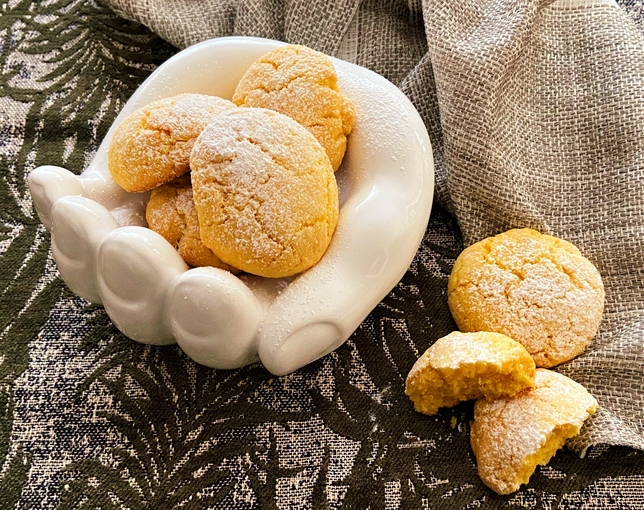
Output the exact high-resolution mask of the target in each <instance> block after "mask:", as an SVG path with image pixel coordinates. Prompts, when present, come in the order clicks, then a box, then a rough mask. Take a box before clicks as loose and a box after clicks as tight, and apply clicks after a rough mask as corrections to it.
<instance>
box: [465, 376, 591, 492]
mask: <svg viewBox="0 0 644 510" xmlns="http://www.w3.org/2000/svg"><path fill="white" fill-rule="evenodd" d="M535 383H536V384H535V387H534V388H532V389H528V390H525V391H523V392H521V393H519V395H517V396H516V397H511V398H501V399H498V400H494V401H487V400H484V399H481V400H478V401H477V402H476V404H475V406H474V422H473V424H472V428H471V432H470V442H471V445H472V449H473V450H474V455H475V456H476V462H477V466H478V472H479V476H480V477H481V480H482V481H483V483H485V485H487V486H488V487H490V488H491V489H492V490H494V491H496V492H497V493H499V494H510V493H511V492H514V491H516V490H517V489H518V488H519V486H520V485H521V484H523V483H527V482H528V480H529V479H530V476H531V475H532V473H534V470H535V469H536V467H537V465H545V464H547V463H548V461H549V460H550V458H551V457H552V456H553V455H554V454H555V453H556V451H557V450H558V449H559V448H561V447H562V446H563V445H564V443H565V442H566V440H567V439H569V438H571V437H573V436H575V435H577V434H578V433H579V430H580V429H581V426H582V424H583V423H584V421H585V420H586V418H588V417H589V416H590V415H591V414H593V413H594V412H595V410H596V409H597V407H598V404H597V401H596V400H595V399H594V397H593V396H592V395H590V393H588V391H586V389H585V388H584V387H583V386H581V385H580V384H578V383H576V382H575V381H573V380H571V379H569V378H568V377H566V376H564V375H561V374H559V373H557V372H553V371H551V370H545V369H542V368H540V369H537V374H536V377H535Z"/></svg>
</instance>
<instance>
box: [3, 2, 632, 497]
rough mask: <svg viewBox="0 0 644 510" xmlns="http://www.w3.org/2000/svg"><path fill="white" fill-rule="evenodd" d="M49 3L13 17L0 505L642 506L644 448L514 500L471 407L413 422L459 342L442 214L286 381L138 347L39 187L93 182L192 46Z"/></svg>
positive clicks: (81, 7)
mask: <svg viewBox="0 0 644 510" xmlns="http://www.w3.org/2000/svg"><path fill="white" fill-rule="evenodd" d="M42 4H43V3H38V2H29V1H22V2H20V1H18V2H12V3H10V4H4V5H3V6H2V11H0V12H1V16H0V43H1V46H0V48H1V50H0V69H2V73H1V74H0V118H1V119H2V122H1V123H0V165H1V166H0V173H1V179H0V194H1V196H0V203H1V204H2V207H1V209H0V210H1V212H2V222H1V224H0V225H1V226H0V278H1V279H2V282H3V283H2V294H1V296H0V322H1V323H2V329H1V330H2V333H1V336H0V360H1V361H0V371H1V373H2V383H3V384H2V385H0V399H1V405H0V458H1V459H2V460H3V469H2V471H1V472H0V503H1V504H0V507H2V508H13V507H18V508H56V507H60V508H77V507H92V508H94V507H101V508H103V507H110V508H112V507H114V508H116V507H119V508H121V507H128V508H144V507H145V508H172V507H174V506H177V505H179V504H183V505H185V506H186V507H187V508H203V507H213V508H276V507H280V508H281V507H285V508H286V507H288V508H295V507H302V506H313V507H318V506H323V507H325V506H326V507H330V508H339V507H342V506H346V507H356V508H364V507H367V506H368V505H371V506H372V507H374V508H421V507H434V506H436V507H439V508H441V507H446V506H449V507H450V508H475V507H477V508H478V507H482V508H501V507H512V508H514V507H526V508H579V507H580V506H581V505H582V504H583V505H584V508H600V507H602V508H643V507H644V456H643V455H642V452H640V451H636V450H632V449H629V448H623V447H599V448H595V449H593V450H591V451H590V452H589V454H588V455H587V457H586V458H583V459H581V458H579V457H578V456H577V455H576V454H574V453H573V452H571V451H569V450H566V449H564V450H561V451H560V452H559V453H558V454H557V455H556V456H555V457H554V458H553V459H552V461H551V462H550V464H549V465H548V466H547V467H543V468H539V469H538V470H537V472H536V473H535V474H534V475H533V477H532V479H531V480H530V483H529V485H527V486H523V487H522V489H521V490H520V491H518V492H517V493H515V494H513V495H511V496H505V497H502V496H498V495H496V494H494V493H493V492H492V491H490V490H489V489H487V488H486V487H485V486H484V485H483V484H482V483H481V482H480V480H479V479H478V476H477V474H476V465H475V459H474V458H473V455H472V453H471V450H470V447H469V422H470V420H471V419H472V405H471V403H464V404H461V405H459V406H457V407H455V408H453V409H446V410H442V411H441V412H440V413H439V414H438V415H436V416H434V417H427V416H422V415H419V414H417V413H414V411H413V408H412V405H411V402H409V399H408V398H407V397H406V396H405V394H404V377H405V376H406V373H407V372H408V371H409V369H410V368H411V365H412V364H413V362H414V361H415V359H416V357H417V356H418V353H419V352H422V351H423V350H424V348H426V347H427V346H429V345H430V344H431V343H432V342H433V341H434V340H436V339H437V338H439V337H440V336H443V335H444V334H446V333H447V332H449V331H451V330H453V329H454V324H453V323H452V320H451V317H450V316H449V311H448V309H447V303H446V299H445V292H446V282H447V280H446V278H447V275H448V274H449V271H450V270H451V265H452V264H453V261H454V259H455V257H456V256H457V255H458V253H459V251H460V250H461V248H462V246H461V242H460V239H459V237H458V228H457V226H456V224H455V221H454V220H453V218H451V217H450V216H449V215H448V214H447V213H446V212H445V211H443V210H442V209H441V208H440V206H438V205H435V206H434V210H433V211H432V217H431V219H430V223H429V225H428V229H427V234H426V236H425V239H424V241H423V244H422V245H421V248H420V250H419V252H418V255H417V257H416V259H415V260H414V262H413V263H412V266H411V268H410V270H409V271H408V273H407V274H406V275H405V277H404V278H403V279H402V281H401V282H400V283H399V284H398V285H397V286H396V288H395V289H394V290H393V291H392V292H391V293H390V295H389V296H387V298H385V299H384V300H383V302H382V303H381V304H380V305H379V306H378V307H376V309H375V310H374V311H373V312H372V313H371V315H370V316H369V317H368V318H367V320H366V321H365V322H364V323H363V325H362V326H361V327H360V328H359V329H358V330H357V331H356V333H355V334H354V335H353V336H352V337H351V339H350V340H349V341H348V342H347V344H345V345H344V346H343V347H341V348H340V349H339V350H338V351H337V352H335V353H332V354H331V355H328V356H326V357H325V358H323V359H321V360H318V361H317V362H315V363H313V364H311V365H309V366H307V367H305V368H304V369H302V370H299V371H297V372H296V373H294V374H291V375H290V376H286V377H283V378H278V377H274V376H272V375H271V374H270V373H268V372H267V371H266V370H265V369H264V368H263V367H262V366H261V365H259V364H255V365H252V366H249V367H245V368H243V369H240V370H234V371H215V370H210V369H207V368H205V367H202V366H199V365H196V364H194V363H193V362H191V361H190V360H189V359H188V358H187V357H186V356H185V355H183V354H182V353H181V351H180V350H179V349H177V348H176V347H172V346H171V347H149V346H143V345H139V344H136V343H134V342H132V341H130V340H128V339H127V338H125V337H124V336H123V335H121V334H120V333H119V332H118V331H117V330H116V328H115V327H114V326H113V325H112V324H111V322H110V321H109V318H108V317H107V315H106V313H105V311H104V310H103V309H102V308H101V307H99V306H96V305H91V304H89V303H87V302H85V301H83V300H82V299H80V298H77V297H75V296H74V295H72V294H71V292H70V291H69V290H68V289H67V288H66V287H65V285H64V283H63V282H62V281H61V280H60V278H59V277H58V275H57V272H56V268H55V265H54V263H53V259H52V256H51V253H50V237H49V234H48V233H47V232H46V230H45V229H44V228H43V227H42V225H40V223H39V221H38V218H37V216H36V215H35V213H34V211H33V209H32V205H31V202H30V197H29V193H28V190H27V188H26V175H27V174H28V172H29V171H30V170H32V169H33V168H35V167H37V166H40V165H43V164H52V165H59V166H63V167H65V168H68V169H70V170H72V171H73V172H76V173H80V172H81V171H82V170H83V168H84V167H85V165H87V163H88V162H89V161H90V160H91V157H92V155H93V154H94V152H95V150H96V148H97V147H98V145H99V144H100V141H101V139H102V137H103V136H104V135H105V134H106V132H107V130H108V128H109V126H110V125H111V122H112V121H113V119H114V118H115V116H116V115H117V114H118V112H119V111H120V109H121V108H122V106H123V105H124V104H125V102H126V101H127V99H128V98H129V96H130V95H131V94H132V93H133V91H134V90H135V89H136V88H137V86H138V85H139V84H140V83H141V82H142V81H143V80H144V79H145V78H146V77H147V76H148V75H149V74H150V72H152V71H153V70H154V69H155V68H156V67H157V66H158V65H160V64H161V63H162V62H163V61H164V60H166V59H167V58H168V57H170V56H171V55H173V54H174V53H176V51H177V50H176V49H175V48H173V47H172V46H170V45H169V44H168V43H166V42H164V41H162V40H161V39H159V38H158V37H156V36H155V35H154V34H152V33H150V32H149V31H148V30H147V29H145V28H143V27H141V26H139V25H137V24H134V23H132V22H129V21H126V20H124V19H121V18H119V17H117V16H116V15H115V14H114V13H113V12H112V11H111V10H109V9H108V8H107V7H106V6H105V5H103V4H102V3H100V2H98V3H96V4H94V3H92V2H76V3H73V2H68V1H65V0H56V1H53V2H49V3H47V4H46V5H42ZM322 502H326V503H325V504H324V505H323V504H322Z"/></svg>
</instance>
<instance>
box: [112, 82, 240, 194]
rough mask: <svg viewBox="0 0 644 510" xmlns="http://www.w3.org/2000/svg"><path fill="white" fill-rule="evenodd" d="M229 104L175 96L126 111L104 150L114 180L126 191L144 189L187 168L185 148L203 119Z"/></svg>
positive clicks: (199, 96) (201, 97)
mask: <svg viewBox="0 0 644 510" xmlns="http://www.w3.org/2000/svg"><path fill="white" fill-rule="evenodd" d="M232 108H235V105H233V104H232V103H231V102H230V101H226V100H225V99H221V98H220V97H215V96H206V95H203V94H180V95H178V96H173V97H169V98H166V99H161V100H159V101H154V102H153V103H150V104H148V105H146V106H144V107H142V108H139V109H138V110H136V111H134V112H133V113H132V114H130V115H128V116H127V117H126V118H125V119H124V120H123V121H122V122H121V123H120V124H119V125H118V127H117V128H116V130H115V131H114V135H113V137H112V141H111V143H110V146H109V149H108V168H109V171H110V173H111V174H112V178H113V179H114V181H115V182H116V183H117V184H118V185H119V186H121V187H122V188H123V189H124V190H125V191H128V192H130V193H135V192H142V191H148V190H151V189H153V188H156V187H157V186H160V185H161V184H164V183H166V182H169V181H171V180H172V179H175V178H176V177H179V176H181V175H183V174H185V173H186V172H188V171H189V170H190V164H189V163H190V151H191V150H192V147H193V145H194V142H195V140H196V139H197V137H198V136H199V134H200V133H201V131H203V129H204V128H205V127H206V125H208V123H209V122H210V121H211V120H212V119H213V118H214V117H216V116H217V115H219V114H220V113H221V112H223V111H226V110H230V109H232Z"/></svg>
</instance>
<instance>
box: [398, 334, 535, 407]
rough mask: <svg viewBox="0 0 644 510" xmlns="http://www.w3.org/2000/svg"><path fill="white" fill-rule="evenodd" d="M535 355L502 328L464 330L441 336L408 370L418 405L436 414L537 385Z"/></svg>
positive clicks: (409, 385)
mask: <svg viewBox="0 0 644 510" xmlns="http://www.w3.org/2000/svg"><path fill="white" fill-rule="evenodd" d="M534 374H535V365H534V360H533V359H532V357H531V356H530V354H529V353H528V351H526V349H525V348H524V347H523V346H522V345H521V344H520V343H518V342H515V341H514V340H512V339H511V338H509V337H507V336H505V335H502V334H500V333H487V332H480V333H459V332H458V331H455V332H453V333H450V334H449V335H447V336H445V337H443V338H440V339H438V340H436V342H435V343H434V344H433V345H432V346H431V347H430V348H429V349H427V350H426V351H425V353H424V354H423V355H422V356H421V357H420V358H419V359H418V361H416V363H415V364H414V366H413V367H412V369H411V371H410V372H409V375H408V376H407V383H406V387H405V393H406V394H407V395H408V396H409V398H410V399H411V400H412V402H413V403H414V409H416V411H418V412H421V413H424V414H434V413H436V412H437V411H438V409H439V408H440V407H450V406H453V405H456V404H458V403H459V402H461V401H463V400H471V399H476V398H480V397H486V398H490V399H493V398H498V397H500V396H512V395H516V394H517V393H519V392H520V391H521V390H523V389H525V388H528V387H531V386H533V385H534Z"/></svg>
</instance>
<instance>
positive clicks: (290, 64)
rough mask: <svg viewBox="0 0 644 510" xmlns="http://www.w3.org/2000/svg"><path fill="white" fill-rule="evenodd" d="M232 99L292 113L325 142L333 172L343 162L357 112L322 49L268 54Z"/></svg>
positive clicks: (298, 48) (284, 49) (252, 68)
mask: <svg viewBox="0 0 644 510" xmlns="http://www.w3.org/2000/svg"><path fill="white" fill-rule="evenodd" d="M233 103H235V104H236V105H238V106H251V107H257V108H268V109H269V110H275V111H277V112H280V113H283V114H285V115H288V116H289V117H291V118H292V119H295V120H296V121H297V122H299V123H300V124H301V125H302V126H304V127H305V128H306V129H308V130H309V132H311V134H312V135H313V136H315V138H316V139H317V140H318V142H320V144H321V145H322V147H324V150H325V151H326V153H327V155H328V156H329V159H330V160H331V165H332V166H333V170H337V169H338V167H339V166H340V163H342V158H343V157H344V153H345V151H346V148H347V136H348V135H349V133H351V130H352V129H353V124H354V121H355V110H354V107H353V104H352V103H351V101H349V100H348V99H347V98H345V97H344V96H343V95H342V94H341V93H340V90H339V88H338V77H337V74H336V71H335V67H334V66H333V62H331V59H330V58H329V57H327V56H326V55H324V54H323V53H320V52H318V51H315V50H312V49H311V48H307V47H305V46H297V45H288V46H282V47H280V48H277V49H275V50H273V51H270V52H268V53H267V54H266V55H264V56H262V57H261V58H260V59H258V60H257V61H255V62H254V63H253V64H252V65H251V66H250V67H249V68H248V70H247V71H246V73H245V74H244V76H243V77H242V79H241V80H240V81H239V84H238V85H237V88H236V89H235V94H234V96H233Z"/></svg>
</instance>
